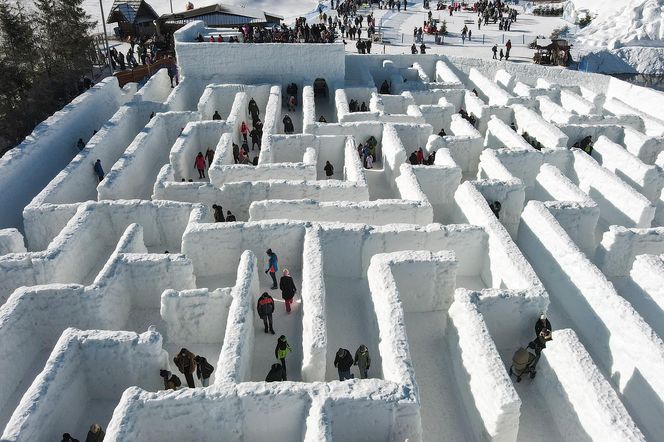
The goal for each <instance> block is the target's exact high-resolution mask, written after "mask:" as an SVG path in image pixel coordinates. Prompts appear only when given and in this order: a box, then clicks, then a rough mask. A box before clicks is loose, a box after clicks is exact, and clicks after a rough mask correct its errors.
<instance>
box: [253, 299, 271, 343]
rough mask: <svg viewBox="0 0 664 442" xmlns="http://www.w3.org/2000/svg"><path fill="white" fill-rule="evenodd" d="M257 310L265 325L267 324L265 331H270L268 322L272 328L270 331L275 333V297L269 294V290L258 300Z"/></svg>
mask: <svg viewBox="0 0 664 442" xmlns="http://www.w3.org/2000/svg"><path fill="white" fill-rule="evenodd" d="M256 310H257V311H258V316H259V317H260V318H261V319H262V320H263V325H265V333H267V332H268V324H269V326H270V327H269V328H270V333H272V334H274V329H273V328H272V313H273V312H274V299H272V296H270V295H268V294H267V292H264V293H263V294H262V295H261V297H260V298H258V302H257V303H256Z"/></svg>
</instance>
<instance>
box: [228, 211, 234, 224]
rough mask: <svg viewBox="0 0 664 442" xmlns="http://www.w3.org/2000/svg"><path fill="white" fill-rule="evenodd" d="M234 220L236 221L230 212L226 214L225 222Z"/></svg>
mask: <svg viewBox="0 0 664 442" xmlns="http://www.w3.org/2000/svg"><path fill="white" fill-rule="evenodd" d="M235 221H236V220H235V215H233V214H232V213H231V214H230V215H226V222H227V223H232V222H235Z"/></svg>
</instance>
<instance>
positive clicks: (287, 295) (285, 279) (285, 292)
mask: <svg viewBox="0 0 664 442" xmlns="http://www.w3.org/2000/svg"><path fill="white" fill-rule="evenodd" d="M279 288H280V289H281V297H282V298H283V299H284V303H285V304H286V312H287V313H290V312H291V304H292V303H293V298H294V297H295V292H297V288H296V287H295V282H293V278H292V277H291V275H290V273H289V272H288V269H284V275H283V276H282V277H281V279H280V280H279Z"/></svg>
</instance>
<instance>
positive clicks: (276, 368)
mask: <svg viewBox="0 0 664 442" xmlns="http://www.w3.org/2000/svg"><path fill="white" fill-rule="evenodd" d="M283 378H284V370H283V369H282V368H281V364H279V363H274V364H272V368H271V369H270V372H269V373H268V374H267V376H266V377H265V382H279V381H281V380H283Z"/></svg>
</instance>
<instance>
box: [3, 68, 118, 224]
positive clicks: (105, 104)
mask: <svg viewBox="0 0 664 442" xmlns="http://www.w3.org/2000/svg"><path fill="white" fill-rule="evenodd" d="M129 98H131V95H126V94H125V93H124V92H123V90H122V89H120V88H119V87H118V82H117V79H116V78H114V77H110V78H107V79H105V80H103V81H102V82H100V83H99V84H96V85H95V86H93V87H92V88H91V89H90V90H88V91H87V92H85V93H84V94H81V95H79V96H78V97H76V98H75V99H74V100H72V102H71V103H69V104H68V105H66V106H65V107H64V108H62V110H60V111H58V112H56V113H55V114H53V115H52V116H51V117H49V118H48V119H47V120H46V121H44V122H42V123H41V124H39V125H38V126H37V127H36V128H35V129H34V131H33V132H32V133H31V134H30V135H28V136H27V137H26V139H25V140H24V141H23V142H22V143H21V144H19V145H18V146H16V147H15V148H14V149H12V150H10V151H8V152H7V153H6V154H5V155H4V156H3V157H2V158H1V159H0V186H2V188H3V189H12V190H11V192H5V193H4V195H2V196H0V206H1V207H2V208H3V210H2V214H0V227H18V228H20V229H22V228H23V220H22V217H21V212H22V211H23V208H24V207H25V206H27V205H28V204H29V203H30V200H32V198H33V197H34V196H35V195H37V194H38V193H39V192H40V191H41V190H42V189H43V188H44V187H45V186H46V185H47V184H48V183H49V182H50V181H51V180H52V179H53V178H54V177H55V176H56V175H57V174H58V173H59V172H60V171H61V170H62V169H63V168H64V167H65V166H66V165H67V164H68V163H69V161H71V159H72V158H74V157H75V156H76V155H77V154H78V148H77V147H76V142H77V141H78V139H79V138H83V141H84V142H87V141H89V140H90V139H91V138H94V137H93V135H92V133H93V131H95V130H99V128H100V127H102V126H103V125H104V123H105V122H106V121H108V119H109V118H111V116H113V114H114V113H115V112H116V111H117V110H118V108H119V107H120V106H121V105H122V104H124V103H125V102H126V101H127V100H128V99H129ZM99 136H100V134H97V137H99ZM93 141H94V140H93Z"/></svg>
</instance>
